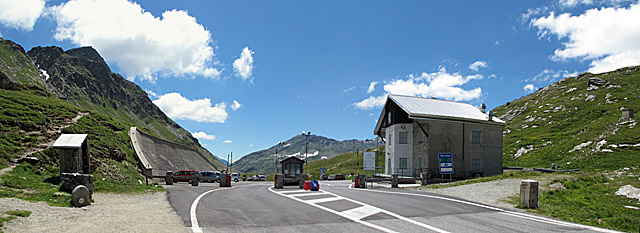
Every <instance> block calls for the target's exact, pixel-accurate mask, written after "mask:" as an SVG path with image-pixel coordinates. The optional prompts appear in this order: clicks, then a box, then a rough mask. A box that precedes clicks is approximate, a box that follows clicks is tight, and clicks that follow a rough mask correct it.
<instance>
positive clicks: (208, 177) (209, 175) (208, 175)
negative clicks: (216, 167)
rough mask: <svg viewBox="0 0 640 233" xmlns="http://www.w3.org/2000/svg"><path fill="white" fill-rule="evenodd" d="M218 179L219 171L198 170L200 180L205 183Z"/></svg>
mask: <svg viewBox="0 0 640 233" xmlns="http://www.w3.org/2000/svg"><path fill="white" fill-rule="evenodd" d="M219 179H220V172H217V174H216V171H203V172H200V182H205V183H213V182H218V181H219Z"/></svg>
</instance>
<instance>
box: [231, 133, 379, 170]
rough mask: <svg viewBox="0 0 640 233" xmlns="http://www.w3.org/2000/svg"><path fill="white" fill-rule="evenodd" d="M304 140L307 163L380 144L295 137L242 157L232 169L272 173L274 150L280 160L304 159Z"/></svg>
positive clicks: (317, 137)
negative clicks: (294, 157) (287, 158)
mask: <svg viewBox="0 0 640 233" xmlns="http://www.w3.org/2000/svg"><path fill="white" fill-rule="evenodd" d="M305 137H308V138H305ZM306 140H308V144H307V148H308V149H307V153H308V155H309V161H312V160H318V159H320V158H322V157H323V156H326V157H327V158H332V157H333V156H336V155H338V154H343V153H347V152H351V151H353V152H355V151H356V150H359V151H363V150H365V149H369V148H372V147H376V146H377V145H380V144H382V142H381V141H380V140H379V139H370V140H364V141H363V140H357V139H351V140H344V141H338V140H335V139H331V138H327V137H324V136H318V135H309V136H302V135H296V136H294V137H292V138H291V139H289V140H287V141H284V142H283V144H282V145H274V146H271V147H269V148H268V149H264V150H260V151H256V152H252V153H250V154H247V155H245V156H243V157H242V158H241V159H239V160H238V161H237V162H234V163H233V169H234V170H235V171H240V172H250V173H260V174H270V173H273V170H274V166H275V153H276V149H278V156H279V157H280V160H282V159H284V158H286V157H290V156H297V157H298V158H302V159H304V153H305V142H306Z"/></svg>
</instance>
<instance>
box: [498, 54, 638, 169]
mask: <svg viewBox="0 0 640 233" xmlns="http://www.w3.org/2000/svg"><path fill="white" fill-rule="evenodd" d="M590 80H591V81H590ZM622 108H631V109H634V110H636V111H638V110H640V67H628V68H622V69H619V70H616V71H613V72H609V73H602V74H590V73H584V74H581V75H579V76H577V77H571V78H566V79H563V80H561V81H559V82H556V83H554V84H552V85H550V86H548V87H545V88H542V89H540V90H538V91H536V92H535V93H533V94H530V95H528V96H525V97H522V98H520V99H518V100H514V101H512V102H510V103H507V104H506V105H503V106H500V107H498V108H496V109H495V110H494V112H495V113H496V115H497V116H499V117H501V118H502V119H505V120H507V126H506V129H505V135H504V156H503V159H504V165H505V166H525V167H550V165H551V163H556V164H557V165H558V167H559V168H561V169H573V168H578V169H587V170H595V169H599V170H602V169H606V170H615V169H619V168H623V167H637V166H640V126H638V125H637V119H632V120H628V121H623V120H621V114H622V112H621V109H622Z"/></svg>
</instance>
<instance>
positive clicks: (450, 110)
mask: <svg viewBox="0 0 640 233" xmlns="http://www.w3.org/2000/svg"><path fill="white" fill-rule="evenodd" d="M389 99H391V100H393V101H394V102H395V103H396V104H398V106H400V108H402V109H403V110H404V111H405V112H407V113H408V114H409V118H440V119H451V120H467V121H476V122H483V121H484V122H487V123H502V124H505V123H506V122H505V121H503V120H501V119H499V118H497V117H495V116H494V117H493V118H492V120H491V121H489V114H487V113H482V112H481V111H480V109H479V108H477V107H475V106H473V105H470V104H466V103H460V102H455V101H448V100H439V99H430V98H421V97H413V96H403V95H389Z"/></svg>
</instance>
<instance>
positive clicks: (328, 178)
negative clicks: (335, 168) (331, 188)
mask: <svg viewBox="0 0 640 233" xmlns="http://www.w3.org/2000/svg"><path fill="white" fill-rule="evenodd" d="M335 179H336V175H334V174H331V175H329V176H327V180H335Z"/></svg>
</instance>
